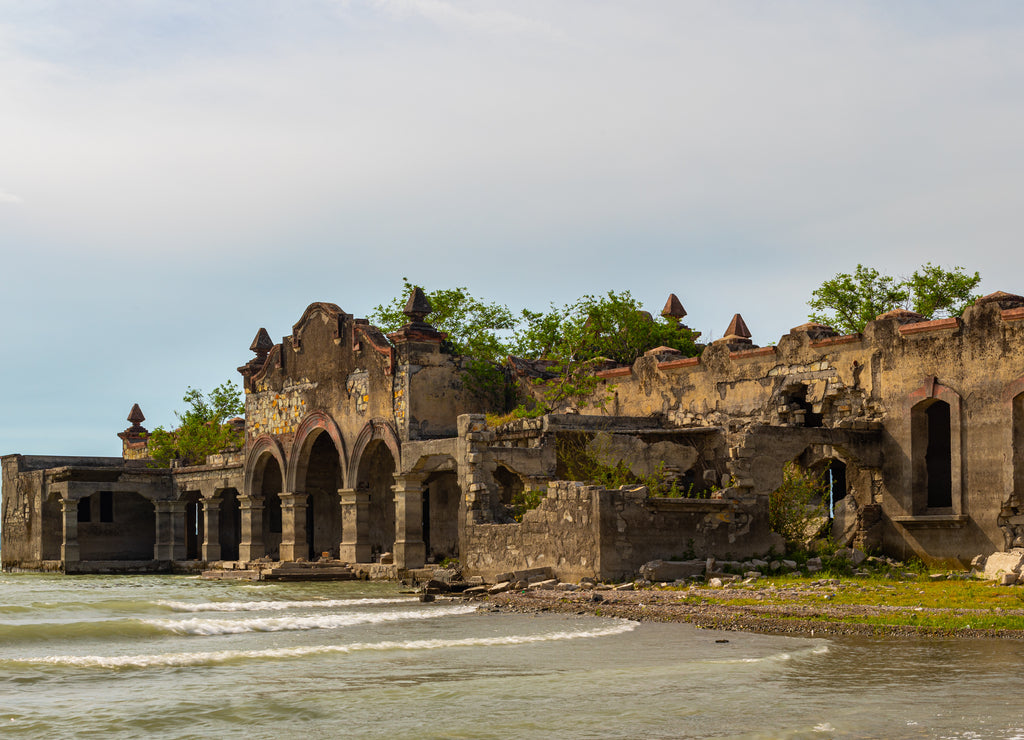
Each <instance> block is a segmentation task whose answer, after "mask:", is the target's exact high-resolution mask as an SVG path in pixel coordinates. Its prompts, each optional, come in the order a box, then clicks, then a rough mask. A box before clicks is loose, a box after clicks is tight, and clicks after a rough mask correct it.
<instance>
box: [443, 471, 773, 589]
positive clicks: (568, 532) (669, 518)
mask: <svg viewBox="0 0 1024 740" xmlns="http://www.w3.org/2000/svg"><path fill="white" fill-rule="evenodd" d="M725 493H726V497H725V498H723V499H717V500H716V499H683V498H680V499H667V498H650V497H649V495H648V491H647V489H646V488H644V487H642V486H641V487H636V488H632V489H629V488H623V489H621V490H615V491H609V490H605V489H603V488H601V487H599V486H587V485H583V484H581V483H577V482H573V481H553V482H551V483H550V484H549V485H548V490H547V494H546V495H545V497H544V498H543V500H542V501H541V504H540V506H539V507H537V508H536V509H533V510H531V511H527V512H526V513H525V514H524V515H523V520H522V522H521V523H516V524H470V525H467V526H466V527H465V530H464V533H463V557H462V562H463V567H464V568H465V571H466V573H467V574H468V575H482V576H484V577H491V578H493V577H494V575H495V574H497V573H501V572H505V571H513V570H523V569H526V568H539V567H550V568H551V569H552V571H553V572H554V573H555V575H557V576H558V577H559V578H561V579H563V580H578V579H579V578H582V577H585V576H588V577H592V578H599V579H603V580H613V579H622V578H628V577H632V576H633V575H635V574H636V572H637V571H638V570H639V568H640V566H641V565H643V564H644V563H646V562H648V561H650V560H655V559H664V560H667V559H682V558H687V557H694V556H699V557H703V556H708V555H714V556H715V557H718V558H725V559H732V558H744V557H750V556H753V555H761V554H764V553H766V552H768V551H769V550H771V549H772V548H774V549H776V550H777V551H779V550H781V547H782V542H781V540H780V539H779V538H778V537H777V536H775V535H772V534H771V533H770V532H769V531H768V528H767V517H766V515H765V513H766V511H765V509H766V503H767V502H766V501H764V500H762V499H761V498H760V497H757V496H755V495H753V494H744V493H743V492H739V491H727V492H725Z"/></svg>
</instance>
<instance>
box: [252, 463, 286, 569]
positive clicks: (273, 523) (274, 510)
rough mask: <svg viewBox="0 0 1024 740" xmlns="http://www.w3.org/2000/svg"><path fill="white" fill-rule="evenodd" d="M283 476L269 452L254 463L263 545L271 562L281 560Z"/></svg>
mask: <svg viewBox="0 0 1024 740" xmlns="http://www.w3.org/2000/svg"><path fill="white" fill-rule="evenodd" d="M283 481H284V476H283V475H282V472H281V466H280V465H279V464H278V462H277V459H276V458H275V457H274V456H273V455H271V454H270V453H269V452H268V453H266V454H264V455H263V456H262V457H260V459H259V460H258V461H257V463H256V476H255V486H254V487H255V491H254V493H255V494H256V495H257V496H259V497H260V498H261V499H262V500H263V545H264V547H265V548H266V555H267V557H269V558H270V559H271V560H280V559H281V529H282V524H283V522H282V519H281V492H282V491H283V490H284V485H283Z"/></svg>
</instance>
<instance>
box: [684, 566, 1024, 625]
mask: <svg viewBox="0 0 1024 740" xmlns="http://www.w3.org/2000/svg"><path fill="white" fill-rule="evenodd" d="M664 590H666V591H670V590H678V591H679V593H680V599H679V602H680V603H682V604H686V605H688V606H700V605H707V606H721V607H726V608H728V607H756V608H758V611H757V612H754V611H752V610H751V611H747V612H746V616H748V617H759V616H763V618H765V619H793V620H797V619H799V620H805V621H818V622H825V623H852V624H867V625H878V626H908V627H922V628H927V629H934V630H951V631H952V630H964V629H974V630H978V629H983V630H991V629H1005V630H1024V588H1020V587H1014V586H1011V587H1005V586H995V585H993V584H992V583H991V582H985V581H945V580H944V581H924V580H905V581H892V580H888V579H884V578H825V579H821V578H811V577H806V576H805V577H800V576H780V577H774V578H766V579H761V580H759V581H757V582H755V583H752V584H743V585H740V584H734V585H732V586H731V587H729V588H725V589H714V590H711V589H708V588H706V587H701V586H696V587H681V588H678V589H673V588H669V589H664ZM695 590H696V593H694V591H695ZM765 607H768V609H767V610H765V611H763V612H762V611H760V610H761V609H765ZM771 607H777V610H776V609H772V608H771Z"/></svg>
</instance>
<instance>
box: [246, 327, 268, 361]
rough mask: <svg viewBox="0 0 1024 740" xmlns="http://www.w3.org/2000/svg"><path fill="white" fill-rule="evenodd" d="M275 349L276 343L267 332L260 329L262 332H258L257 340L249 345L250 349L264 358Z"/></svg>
mask: <svg viewBox="0 0 1024 740" xmlns="http://www.w3.org/2000/svg"><path fill="white" fill-rule="evenodd" d="M273 348H274V342H273V340H272V339H271V338H270V335H269V334H268V333H267V330H266V329H264V328H263V327H260V330H259V331H258V332H256V338H255V339H253V340H252V344H250V345H249V349H250V350H251V351H253V352H255V353H256V354H257V355H259V356H260V357H261V359H262V358H265V357H266V356H267V354H268V353H269V352H270V350H272V349H273Z"/></svg>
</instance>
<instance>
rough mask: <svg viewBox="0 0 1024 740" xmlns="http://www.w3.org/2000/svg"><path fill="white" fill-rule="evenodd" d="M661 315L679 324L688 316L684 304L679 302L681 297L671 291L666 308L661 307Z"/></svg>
mask: <svg viewBox="0 0 1024 740" xmlns="http://www.w3.org/2000/svg"><path fill="white" fill-rule="evenodd" d="M661 315H662V316H664V317H665V318H666V319H670V320H672V321H674V322H675V323H677V324H678V323H679V321H680V320H681V319H682V318H683V317H684V316H686V309H685V308H683V304H682V303H680V302H679V298H678V297H677V296H676V294H675V293H669V296H668V300H667V301H666V302H665V308H663V309H661Z"/></svg>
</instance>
